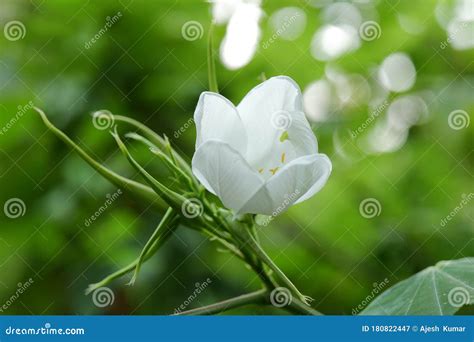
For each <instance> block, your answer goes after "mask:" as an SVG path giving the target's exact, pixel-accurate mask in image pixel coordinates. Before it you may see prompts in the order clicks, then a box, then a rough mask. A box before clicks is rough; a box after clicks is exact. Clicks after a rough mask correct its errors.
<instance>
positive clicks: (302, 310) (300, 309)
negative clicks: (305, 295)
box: [286, 298, 322, 316]
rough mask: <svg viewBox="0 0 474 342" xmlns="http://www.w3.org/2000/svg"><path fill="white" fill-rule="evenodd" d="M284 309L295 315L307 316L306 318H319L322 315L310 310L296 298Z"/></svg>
mask: <svg viewBox="0 0 474 342" xmlns="http://www.w3.org/2000/svg"><path fill="white" fill-rule="evenodd" d="M286 309H287V310H288V311H290V312H292V313H294V314H297V315H307V316H321V315H322V313H321V312H319V311H317V310H315V309H313V308H311V307H310V306H308V305H306V304H305V303H303V302H301V301H300V300H298V299H297V298H293V300H292V301H291V303H290V304H289V305H288V306H287V307H286Z"/></svg>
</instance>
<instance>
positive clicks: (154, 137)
mask: <svg viewBox="0 0 474 342" xmlns="http://www.w3.org/2000/svg"><path fill="white" fill-rule="evenodd" d="M113 118H114V120H115V121H120V122H124V123H126V124H129V125H130V126H133V127H135V128H136V129H138V130H139V131H141V132H142V133H143V134H144V135H145V137H147V138H148V139H149V140H151V141H152V142H153V143H154V144H155V145H157V146H158V147H160V148H161V149H163V150H166V149H167V143H166V140H165V139H163V138H162V137H160V136H159V135H158V134H157V133H156V132H155V131H153V130H152V129H150V128H148V127H147V126H145V125H144V124H142V123H141V122H139V121H137V120H135V119H132V118H129V117H127V116H123V115H114V116H113ZM173 155H174V157H175V158H176V159H177V163H178V164H179V165H180V166H181V167H182V168H183V170H186V172H187V173H188V174H189V175H191V176H192V175H193V173H192V171H191V168H190V167H189V164H188V163H187V162H186V161H185V160H184V159H183V158H182V157H181V156H180V155H179V154H178V153H174V154H173ZM192 177H194V176H192Z"/></svg>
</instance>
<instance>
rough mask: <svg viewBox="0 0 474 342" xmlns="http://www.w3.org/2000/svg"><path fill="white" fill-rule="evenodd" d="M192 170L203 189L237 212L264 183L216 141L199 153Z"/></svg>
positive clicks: (207, 144) (241, 158)
mask: <svg viewBox="0 0 474 342" xmlns="http://www.w3.org/2000/svg"><path fill="white" fill-rule="evenodd" d="M192 168H193V173H194V175H195V176H196V177H197V178H198V180H199V181H200V182H201V183H202V184H203V185H204V187H205V188H206V189H207V190H209V191H210V192H212V193H213V194H215V195H217V196H218V197H219V198H220V199H221V201H222V203H223V204H224V206H226V207H227V208H230V209H233V210H235V211H238V210H239V209H240V208H241V207H242V206H243V205H244V204H245V203H246V202H247V201H248V200H249V199H250V198H251V197H252V196H253V194H254V193H255V192H256V191H257V190H258V189H260V188H261V187H262V185H263V184H264V181H263V179H262V178H261V177H260V176H259V174H258V173H257V172H255V171H253V170H252V169H251V168H250V166H249V165H248V164H247V162H246V161H245V159H244V158H243V157H242V156H241V155H240V154H239V153H238V152H237V151H236V150H235V149H233V148H232V147H230V146H229V145H228V144H226V143H223V142H219V141H215V140H208V141H206V142H205V143H203V144H202V145H201V146H200V147H199V149H197V150H196V152H195V153H194V156H193V160H192Z"/></svg>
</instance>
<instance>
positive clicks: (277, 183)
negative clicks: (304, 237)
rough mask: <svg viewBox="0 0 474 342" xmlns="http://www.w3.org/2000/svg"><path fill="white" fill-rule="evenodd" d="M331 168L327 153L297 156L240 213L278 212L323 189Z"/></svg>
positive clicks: (274, 213) (272, 213)
mask: <svg viewBox="0 0 474 342" xmlns="http://www.w3.org/2000/svg"><path fill="white" fill-rule="evenodd" d="M331 169H332V164H331V161H330V160H329V158H328V157H327V156H326V155H324V154H313V155H308V156H304V157H300V158H298V159H295V160H293V161H292V162H291V163H289V164H288V165H286V166H285V167H284V168H282V169H281V170H279V171H277V173H276V174H275V175H274V176H272V177H271V178H270V179H269V180H268V181H267V183H266V184H265V185H264V186H263V187H262V188H261V189H260V190H259V191H258V192H257V193H256V194H255V195H254V196H253V197H252V198H251V199H250V200H249V201H248V202H247V203H246V204H245V206H243V207H242V208H241V210H240V212H239V213H241V214H243V213H255V214H265V215H278V214H280V213H282V212H283V211H285V210H287V209H288V208H289V207H290V206H291V205H293V204H295V203H300V202H302V201H304V200H307V199H309V198H310V197H312V196H313V195H314V194H316V193H317V192H318V191H319V190H321V188H322V187H323V186H324V184H326V181H327V179H328V178H329V175H330V174H331Z"/></svg>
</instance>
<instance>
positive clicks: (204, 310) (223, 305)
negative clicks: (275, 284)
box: [176, 289, 268, 315]
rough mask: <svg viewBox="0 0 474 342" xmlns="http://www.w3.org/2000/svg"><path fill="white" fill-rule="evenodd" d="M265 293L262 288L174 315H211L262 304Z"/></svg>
mask: <svg viewBox="0 0 474 342" xmlns="http://www.w3.org/2000/svg"><path fill="white" fill-rule="evenodd" d="M267 294H268V292H267V290H265V289H262V290H258V291H255V292H251V293H247V294H244V295H241V296H238V297H234V298H230V299H227V300H224V301H222V302H218V303H214V304H211V305H206V306H203V307H200V308H197V309H192V310H188V311H183V312H180V313H177V314H176V315H212V314H216V313H220V312H223V311H226V310H230V309H233V308H237V307H240V306H243V305H247V304H262V303H265V299H266V297H267Z"/></svg>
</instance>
